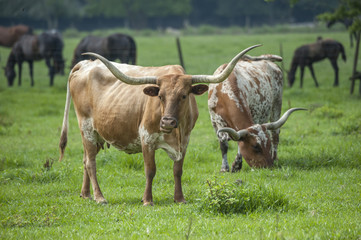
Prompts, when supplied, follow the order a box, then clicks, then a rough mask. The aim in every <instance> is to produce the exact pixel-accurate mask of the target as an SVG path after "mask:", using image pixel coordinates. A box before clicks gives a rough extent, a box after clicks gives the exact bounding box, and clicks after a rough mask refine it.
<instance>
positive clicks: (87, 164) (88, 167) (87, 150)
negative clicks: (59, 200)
mask: <svg viewBox="0 0 361 240" xmlns="http://www.w3.org/2000/svg"><path fill="white" fill-rule="evenodd" d="M83 145H84V154H85V156H84V176H83V187H82V195H83V191H84V195H83V197H84V198H88V197H89V195H90V193H89V192H88V189H89V179H90V182H91V184H92V187H93V195H94V200H95V201H96V202H97V203H103V204H106V203H107V201H106V200H105V198H104V196H103V194H102V192H101V190H100V187H99V184H98V180H97V174H96V155H97V153H98V151H99V148H100V147H99V145H97V144H96V143H95V144H94V143H92V142H90V141H88V140H87V139H85V138H84V137H83Z"/></svg>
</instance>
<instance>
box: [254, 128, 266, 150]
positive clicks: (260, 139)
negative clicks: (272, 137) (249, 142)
mask: <svg viewBox="0 0 361 240" xmlns="http://www.w3.org/2000/svg"><path fill="white" fill-rule="evenodd" d="M251 129H253V130H255V131H257V132H258V134H257V135H256V134H254V133H250V135H251V136H253V137H255V138H256V140H257V143H258V144H259V145H261V146H262V145H263V147H264V148H266V146H267V136H266V134H265V132H264V131H263V129H262V127H261V125H259V124H255V125H253V126H252V127H251Z"/></svg>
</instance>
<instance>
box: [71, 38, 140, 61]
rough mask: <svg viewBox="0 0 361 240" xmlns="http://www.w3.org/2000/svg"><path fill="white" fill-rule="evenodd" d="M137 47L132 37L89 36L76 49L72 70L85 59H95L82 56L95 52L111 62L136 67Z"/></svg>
mask: <svg viewBox="0 0 361 240" xmlns="http://www.w3.org/2000/svg"><path fill="white" fill-rule="evenodd" d="M136 51H137V50H136V45H135V41H134V39H133V38H132V37H131V36H128V35H125V34H121V33H115V34H112V35H110V36H108V37H104V38H103V37H96V36H87V37H85V38H83V39H82V40H81V41H80V43H79V44H78V46H77V47H76V49H75V50H74V57H73V60H72V63H71V68H73V67H74V66H75V64H77V63H78V62H80V61H82V60H85V59H94V58H93V57H90V56H88V55H82V53H85V52H94V53H97V54H100V55H102V56H104V57H105V58H107V59H109V60H110V61H114V60H116V59H119V60H120V62H122V63H129V64H133V65H135V62H136Z"/></svg>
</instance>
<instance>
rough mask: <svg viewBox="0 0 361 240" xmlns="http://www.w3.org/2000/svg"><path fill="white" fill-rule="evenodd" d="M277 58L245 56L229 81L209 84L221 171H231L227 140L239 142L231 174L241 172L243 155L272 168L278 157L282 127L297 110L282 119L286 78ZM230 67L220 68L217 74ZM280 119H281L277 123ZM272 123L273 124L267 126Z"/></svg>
mask: <svg viewBox="0 0 361 240" xmlns="http://www.w3.org/2000/svg"><path fill="white" fill-rule="evenodd" d="M272 61H282V58H281V57H279V56H275V55H262V56H259V57H249V56H248V57H247V56H244V57H243V58H242V60H240V61H239V62H238V63H237V64H236V66H235V68H234V70H233V72H232V73H231V74H230V75H229V77H228V78H227V80H225V81H223V82H221V83H219V84H210V86H209V90H208V108H209V113H210V116H211V121H212V125H213V127H214V129H215V131H216V132H217V135H218V139H219V142H220V148H221V151H222V167H221V171H222V172H228V171H229V165H228V160H227V151H228V140H230V138H231V139H232V140H234V141H238V154H237V156H236V159H235V161H234V162H233V164H232V172H236V171H239V170H241V168H242V156H243V157H244V159H245V160H246V162H247V163H248V165H249V166H251V167H270V166H272V165H273V162H274V160H275V159H276V157H277V145H278V142H279V128H280V127H281V126H282V125H283V124H284V123H285V122H286V120H287V118H288V116H289V115H290V114H291V113H292V112H293V111H295V110H301V108H294V109H290V110H289V111H287V112H286V113H285V114H284V116H283V117H282V118H281V119H279V118H280V114H281V107H282V87H283V77H282V72H281V70H280V69H279V67H278V66H277V65H276V64H275V63H273V62H272ZM226 67H227V64H224V65H222V66H220V67H219V68H218V69H217V70H216V71H215V73H214V74H215V75H218V74H219V73H221V72H222V71H223V69H225V68H226ZM278 119H279V120H278ZM268 121H271V123H268Z"/></svg>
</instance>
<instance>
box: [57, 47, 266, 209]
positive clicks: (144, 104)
mask: <svg viewBox="0 0 361 240" xmlns="http://www.w3.org/2000/svg"><path fill="white" fill-rule="evenodd" d="M257 46H259V45H255V46H252V47H249V48H247V49H245V50H243V51H242V52H240V53H239V54H238V55H237V56H236V57H235V58H233V59H232V61H231V63H230V64H229V65H228V67H227V68H226V69H225V70H224V71H223V72H222V73H220V74H218V75H209V76H208V75H186V74H185V73H184V70H183V68H182V67H181V66H178V65H171V66H163V67H141V66H134V65H126V64H118V63H113V62H109V61H108V60H106V59H105V58H103V57H102V56H100V55H97V54H94V53H88V54H89V55H92V56H94V57H96V58H98V59H99V60H100V61H99V60H96V61H90V60H85V61H82V62H80V63H78V64H77V65H75V66H74V68H73V69H72V71H71V73H70V76H69V80H68V87H67V97H66V104H65V112H64V120H63V127H62V132H61V138H60V144H59V147H60V159H59V160H61V159H62V158H63V155H64V150H65V147H66V143H67V131H68V124H69V123H68V121H69V120H68V119H69V108H70V102H71V98H73V103H74V108H75V111H76V115H77V118H78V124H79V128H80V131H81V136H82V141H83V146H84V158H83V163H84V177H83V185H82V189H81V196H82V197H83V198H91V195H90V183H91V185H92V187H93V194H94V199H95V201H96V202H98V203H106V200H105V198H104V197H103V194H102V192H101V190H100V187H99V185H98V181H97V177H96V160H95V159H96V155H97V153H98V152H99V150H100V149H101V148H102V147H103V146H104V143H107V144H111V145H113V146H114V147H116V148H117V149H119V150H121V151H125V152H126V153H138V152H142V153H143V158H144V170H145V176H146V187H145V191H144V195H143V204H144V205H153V197H152V182H153V178H154V176H155V173H156V165H155V159H154V157H155V150H157V149H159V148H161V149H163V150H165V151H166V152H167V154H168V155H169V157H170V158H171V159H172V160H174V166H173V175H174V181H175V190H174V201H175V202H185V199H184V196H183V192H182V186H181V177H182V172H183V160H184V156H185V154H186V149H187V145H188V142H189V138H190V133H191V131H192V129H193V127H194V125H195V123H196V120H197V118H198V109H197V104H196V100H195V97H194V95H200V94H203V93H204V92H205V91H207V90H208V86H207V85H204V84H199V85H194V84H197V83H219V82H222V81H224V80H225V79H226V78H227V77H228V75H229V74H230V73H231V72H232V70H233V68H234V66H235V65H236V63H237V62H238V60H239V59H240V58H241V57H242V56H243V55H244V54H245V53H246V52H248V51H249V50H251V49H253V48H255V47H257ZM108 69H109V70H108Z"/></svg>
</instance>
